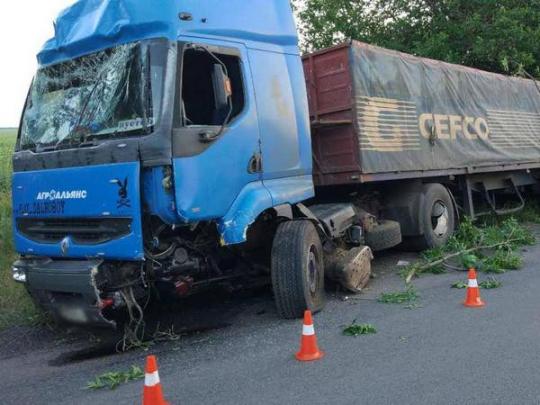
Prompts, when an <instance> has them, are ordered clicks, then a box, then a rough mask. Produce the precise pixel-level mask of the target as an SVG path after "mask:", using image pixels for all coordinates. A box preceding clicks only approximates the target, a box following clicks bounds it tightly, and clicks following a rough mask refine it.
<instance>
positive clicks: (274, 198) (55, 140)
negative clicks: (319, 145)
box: [13, 0, 356, 324]
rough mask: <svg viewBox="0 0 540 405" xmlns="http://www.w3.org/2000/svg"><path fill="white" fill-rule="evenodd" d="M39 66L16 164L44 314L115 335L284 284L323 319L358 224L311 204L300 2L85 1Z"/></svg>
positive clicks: (19, 215) (288, 297) (282, 305)
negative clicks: (203, 297)
mask: <svg viewBox="0 0 540 405" xmlns="http://www.w3.org/2000/svg"><path fill="white" fill-rule="evenodd" d="M38 61H39V65H40V66H39V70H38V72H37V74H36V76H35V78H34V81H33V84H32V86H31V89H30V92H29V95H28V98H27V101H26V105H25V108H24V113H23V116H22V119H21V125H20V130H19V136H18V141H17V146H16V151H15V153H14V157H13V164H14V175H13V212H14V215H13V231H14V238H15V244H16V249H17V251H18V253H19V254H20V258H19V260H17V261H16V262H15V263H14V265H13V277H14V279H15V280H17V281H19V282H22V283H25V285H26V286H27V289H28V291H29V292H30V294H31V295H32V297H33V298H34V299H35V301H36V302H38V303H39V304H40V305H41V306H43V307H44V308H46V309H47V310H50V311H51V312H52V313H53V314H54V315H56V316H57V317H58V318H60V319H62V320H64V321H68V322H75V323H95V324H114V322H115V321H116V320H117V319H116V317H117V315H118V314H119V313H122V312H127V311H125V309H126V308H128V309H129V307H130V306H137V305H138V304H137V302H139V303H140V302H141V301H144V300H146V299H147V297H148V296H149V295H150V294H152V292H153V291H157V295H159V296H160V297H165V298H167V297H184V296H188V295H190V294H192V293H194V292H196V291H199V290H200V289H202V288H206V287H208V286H209V285H211V284H212V283H228V282H233V281H234V280H237V279H238V278H242V279H243V278H245V277H247V276H254V277H259V276H261V277H268V276H269V275H270V273H271V275H272V282H273V284H274V292H275V295H276V301H277V304H278V312H279V313H280V314H281V315H282V316H284V317H297V316H300V315H301V314H302V312H303V310H304V309H306V308H310V309H313V310H318V309H320V308H322V305H323V302H324V297H323V294H324V265H323V252H322V244H323V243H324V241H325V240H331V239H332V238H334V237H338V236H339V237H342V236H343V235H344V234H345V231H346V230H347V229H348V228H350V227H351V225H353V223H354V218H356V213H355V212H354V210H353V209H352V207H351V206H349V205H346V204H345V205H343V204H342V205H335V206H322V208H320V211H321V212H322V211H324V212H325V213H326V214H325V215H326V219H327V220H328V219H329V218H330V219H331V218H333V219H334V220H336V221H337V222H334V221H332V227H330V225H328V224H329V222H327V223H325V222H324V221H321V220H320V216H317V215H314V213H313V211H311V210H309V209H308V208H306V207H305V206H304V205H303V204H301V203H302V202H304V201H308V200H310V199H311V198H313V197H314V185H313V179H312V151H311V138H310V123H309V113H308V104H307V96H306V87H305V80H304V73H303V68H302V61H301V58H300V54H299V48H298V37H297V34H296V28H295V23H294V20H293V14H292V11H291V8H290V4H289V1H288V0H272V1H268V0H252V1H250V2H248V3H246V2H245V1H242V0H229V1H226V2H223V1H217V0H202V1H201V0H163V1H160V2H159V4H157V3H156V2H150V1H142V2H141V1H140V0H79V1H78V2H76V3H75V4H74V5H73V6H72V7H70V8H68V9H66V10H65V11H64V12H63V13H62V14H61V15H60V16H59V17H58V19H57V21H56V23H55V36H54V38H52V39H51V40H49V41H48V42H47V43H46V44H45V45H44V47H43V49H42V50H41V52H40V53H39V55H38ZM327 225H328V226H327ZM330 228H332V229H330ZM270 269H272V270H271V271H270ZM294 269H296V270H294ZM129 312H131V311H129Z"/></svg>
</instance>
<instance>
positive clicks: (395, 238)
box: [365, 220, 402, 252]
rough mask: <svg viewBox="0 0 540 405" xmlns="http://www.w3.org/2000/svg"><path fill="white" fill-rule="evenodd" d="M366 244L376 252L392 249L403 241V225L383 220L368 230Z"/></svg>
mask: <svg viewBox="0 0 540 405" xmlns="http://www.w3.org/2000/svg"><path fill="white" fill-rule="evenodd" d="M365 239H366V245H368V246H369V247H370V248H371V250H373V251H374V252H379V251H381V250H385V249H390V248H392V247H394V246H397V245H399V244H400V243H401V241H402V237H401V226H400V225H399V222H396V221H388V220H383V221H381V222H380V223H379V225H378V226H376V227H375V228H373V229H372V230H371V231H370V232H366V236H365Z"/></svg>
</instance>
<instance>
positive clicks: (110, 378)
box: [86, 366, 144, 390]
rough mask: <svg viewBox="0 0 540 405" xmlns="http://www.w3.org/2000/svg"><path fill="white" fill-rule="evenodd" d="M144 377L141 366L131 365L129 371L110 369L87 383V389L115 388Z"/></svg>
mask: <svg viewBox="0 0 540 405" xmlns="http://www.w3.org/2000/svg"><path fill="white" fill-rule="evenodd" d="M143 378H144V371H142V369H141V368H140V367H137V366H131V368H130V369H129V370H128V371H110V372H108V373H104V374H101V375H99V376H97V377H96V378H94V379H93V380H92V381H89V382H88V384H86V389H89V390H99V389H102V388H108V389H110V390H114V389H116V388H117V387H118V386H119V385H121V384H126V383H128V382H130V381H137V380H141V379H143Z"/></svg>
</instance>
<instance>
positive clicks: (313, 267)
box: [307, 245, 319, 295]
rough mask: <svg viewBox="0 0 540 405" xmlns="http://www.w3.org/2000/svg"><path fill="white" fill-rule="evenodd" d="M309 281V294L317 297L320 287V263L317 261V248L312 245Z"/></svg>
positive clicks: (308, 267)
mask: <svg viewBox="0 0 540 405" xmlns="http://www.w3.org/2000/svg"><path fill="white" fill-rule="evenodd" d="M307 260H308V262H307V273H308V274H307V276H308V277H307V281H308V287H309V292H310V293H311V295H315V293H316V292H317V288H318V286H319V261H318V260H317V248H316V247H315V245H311V247H310V248H309V254H308V258H307Z"/></svg>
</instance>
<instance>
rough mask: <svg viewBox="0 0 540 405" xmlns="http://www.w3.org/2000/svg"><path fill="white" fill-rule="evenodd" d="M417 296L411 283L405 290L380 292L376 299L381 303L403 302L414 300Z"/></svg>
mask: <svg viewBox="0 0 540 405" xmlns="http://www.w3.org/2000/svg"><path fill="white" fill-rule="evenodd" d="M418 298H419V295H418V293H417V292H416V290H415V289H414V287H413V286H412V285H409V286H408V287H407V289H406V290H405V291H396V292H387V293H382V294H381V296H380V297H379V299H378V300H377V301H378V302H380V303H383V304H404V303H407V302H413V301H416V300H417V299H418Z"/></svg>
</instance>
